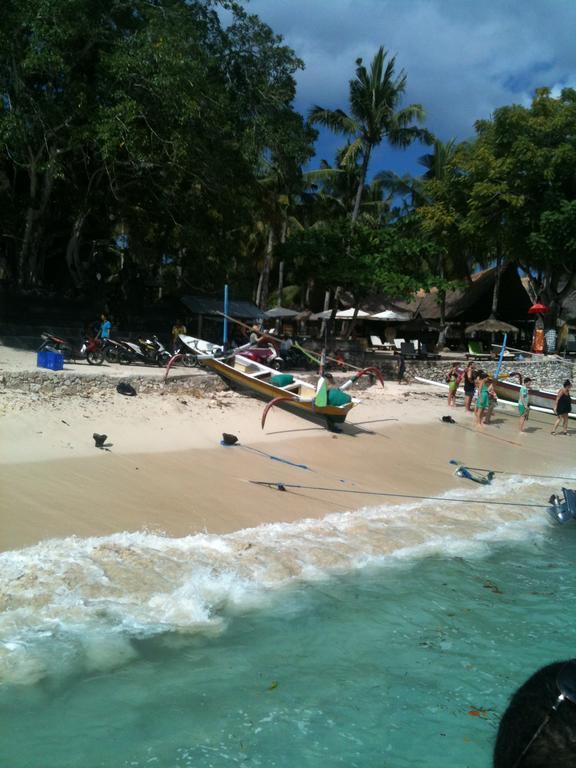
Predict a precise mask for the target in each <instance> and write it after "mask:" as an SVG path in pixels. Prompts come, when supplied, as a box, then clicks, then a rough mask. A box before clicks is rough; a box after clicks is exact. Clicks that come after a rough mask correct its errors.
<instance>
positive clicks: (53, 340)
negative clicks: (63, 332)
mask: <svg viewBox="0 0 576 768" xmlns="http://www.w3.org/2000/svg"><path fill="white" fill-rule="evenodd" d="M44 350H48V351H50V352H60V353H61V354H63V355H64V359H65V360H70V361H72V362H76V359H77V358H78V357H84V358H86V360H87V362H88V363H89V364H90V365H102V363H103V362H104V352H103V351H102V346H101V343H100V339H98V338H94V337H92V336H90V337H87V338H86V339H85V340H84V342H83V343H82V345H81V347H80V349H79V350H77V348H76V347H75V346H74V345H73V344H72V343H71V342H70V341H66V339H61V338H60V337H59V336H54V334H52V333H48V332H46V331H45V332H44V333H42V344H41V345H40V347H39V349H38V352H42V351H44Z"/></svg>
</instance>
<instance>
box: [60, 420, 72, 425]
mask: <svg viewBox="0 0 576 768" xmlns="http://www.w3.org/2000/svg"><path fill="white" fill-rule="evenodd" d="M60 421H61V422H62V424H66V426H67V427H69V426H70V424H68V422H67V421H64V419H60Z"/></svg>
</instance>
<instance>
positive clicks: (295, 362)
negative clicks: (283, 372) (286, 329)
mask: <svg viewBox="0 0 576 768" xmlns="http://www.w3.org/2000/svg"><path fill="white" fill-rule="evenodd" d="M282 360H283V361H284V365H283V368H286V369H288V370H289V371H292V370H303V371H312V370H315V369H316V368H317V367H318V366H317V365H316V364H315V363H314V361H313V360H311V359H310V358H309V357H308V356H307V355H305V354H304V352H302V351H301V350H300V349H298V348H297V347H291V348H290V349H289V350H288V351H286V352H282Z"/></svg>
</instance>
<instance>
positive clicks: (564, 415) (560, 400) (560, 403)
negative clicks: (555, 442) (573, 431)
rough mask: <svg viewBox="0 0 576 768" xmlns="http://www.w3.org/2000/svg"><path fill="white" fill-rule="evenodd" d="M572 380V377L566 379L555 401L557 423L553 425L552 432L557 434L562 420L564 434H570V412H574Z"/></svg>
mask: <svg viewBox="0 0 576 768" xmlns="http://www.w3.org/2000/svg"><path fill="white" fill-rule="evenodd" d="M571 386H572V382H571V381H570V379H566V381H565V382H564V384H563V385H562V386H561V387H560V389H559V390H558V392H557V394H556V402H555V403H554V413H555V414H556V417H557V418H556V423H555V424H554V426H553V427H552V434H553V435H555V434H556V430H557V428H558V427H559V426H560V422H562V427H563V431H562V434H563V435H567V434H568V414H569V413H571V412H572V400H571V399H570V387H571Z"/></svg>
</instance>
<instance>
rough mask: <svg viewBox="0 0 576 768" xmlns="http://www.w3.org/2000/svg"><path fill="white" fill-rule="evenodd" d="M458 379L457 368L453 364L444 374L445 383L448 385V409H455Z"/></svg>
mask: <svg viewBox="0 0 576 768" xmlns="http://www.w3.org/2000/svg"><path fill="white" fill-rule="evenodd" d="M460 378H461V377H460V374H459V372H458V366H457V365H456V363H453V364H452V365H451V367H450V370H449V371H448V373H447V374H446V382H447V383H448V406H449V407H450V408H455V407H456V391H457V390H458V385H459V384H460Z"/></svg>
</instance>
